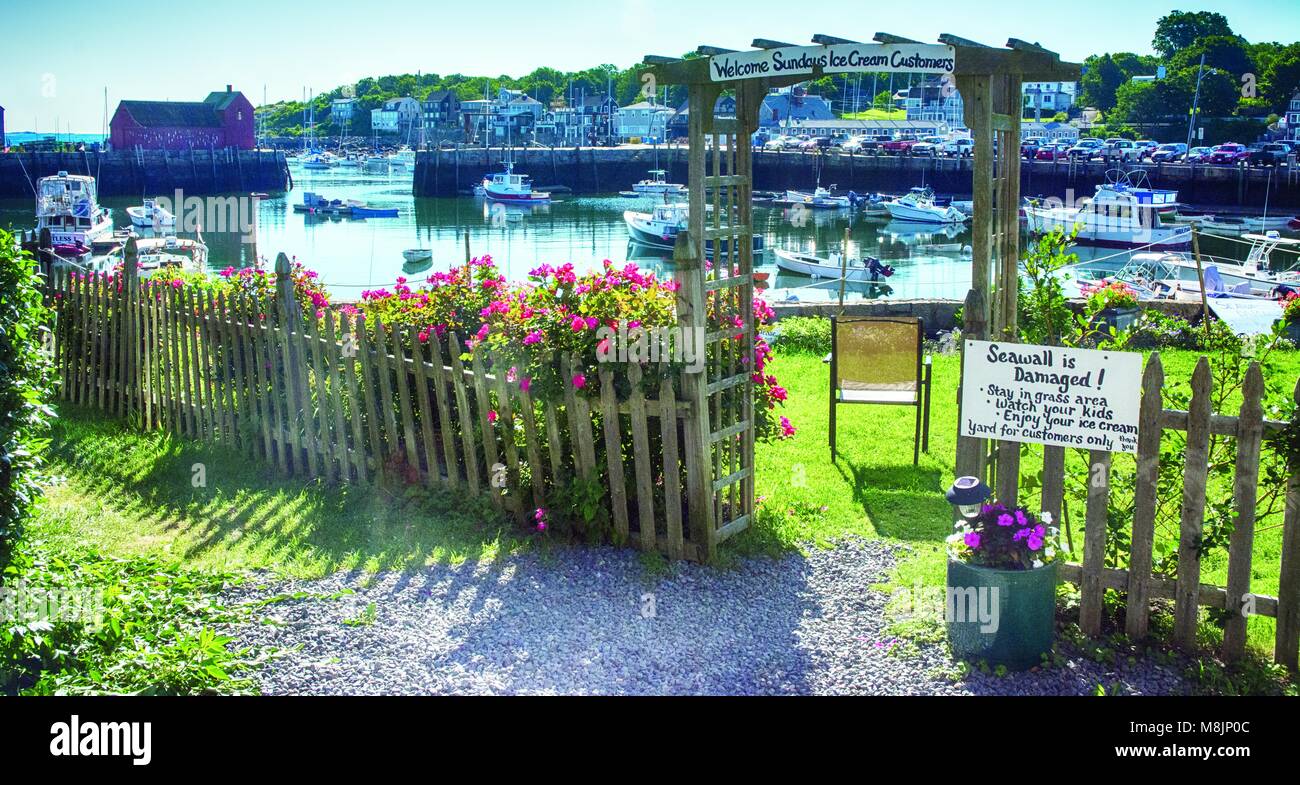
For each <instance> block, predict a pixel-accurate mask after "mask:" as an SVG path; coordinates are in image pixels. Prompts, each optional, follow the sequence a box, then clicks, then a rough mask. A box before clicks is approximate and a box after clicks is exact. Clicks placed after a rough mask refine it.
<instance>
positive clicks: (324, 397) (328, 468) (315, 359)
mask: <svg viewBox="0 0 1300 785" xmlns="http://www.w3.org/2000/svg"><path fill="white" fill-rule="evenodd" d="M317 321H318V320H317V319H316V318H315V317H314V316H310V317H308V319H307V329H306V335H307V340H308V342H309V343H310V344H311V354H310V355H309V356H310V359H311V377H312V379H314V380H315V382H316V428H317V433H318V434H320V439H319V440H318V442H317V448H318V450H319V452H320V462H321V472H322V473H323V474H324V475H325V476H326V477H327V478H328V479H329V480H330V481H331V482H334V481H337V480H338V479H339V478H341V477H347V476H348V466H347V463H346V462H345V461H343V460H342V459H341V458H339V456H338V444H339V438H340V437H341V436H342V434H341V433H333V434H331V432H330V428H331V419H332V418H331V416H330V415H331V414H332V413H333V409H334V407H333V406H331V405H330V400H331V399H330V394H329V388H328V387H327V386H326V381H327V378H328V374H329V372H328V370H327V368H328V366H327V365H326V362H325V359H324V358H323V356H322V352H321V337H320V327H319V325H318V324H317ZM331 445H332V446H331Z"/></svg>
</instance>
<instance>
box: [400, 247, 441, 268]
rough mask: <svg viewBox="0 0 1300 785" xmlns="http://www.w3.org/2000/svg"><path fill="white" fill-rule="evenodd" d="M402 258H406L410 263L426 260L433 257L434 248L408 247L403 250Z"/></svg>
mask: <svg viewBox="0 0 1300 785" xmlns="http://www.w3.org/2000/svg"><path fill="white" fill-rule="evenodd" d="M402 258H403V259H405V260H406V261H407V263H408V264H416V263H417V262H425V261H428V260H430V259H432V258H433V249H432V248H407V249H406V250H405V251H402Z"/></svg>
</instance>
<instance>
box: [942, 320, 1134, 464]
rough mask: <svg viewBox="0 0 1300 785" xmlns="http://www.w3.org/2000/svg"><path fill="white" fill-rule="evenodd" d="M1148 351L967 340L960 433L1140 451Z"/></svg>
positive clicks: (1004, 439)
mask: <svg viewBox="0 0 1300 785" xmlns="http://www.w3.org/2000/svg"><path fill="white" fill-rule="evenodd" d="M1141 388H1142V355H1140V354H1138V353H1136V352H1112V351H1103V350H1099V349H1065V348H1062V347H1059V346H1034V345H1032V344H1021V343H997V342H994V341H966V355H965V361H964V367H963V369H962V395H961V435H962V436H972V437H975V438H978V439H997V440H1000V441H1009V442H1027V443H1030V444H1050V445H1054V446H1057V447H1079V448H1082V449H1087V450H1104V451H1106V452H1127V453H1137V437H1138V404H1139V402H1140V400H1141V392H1140V391H1141Z"/></svg>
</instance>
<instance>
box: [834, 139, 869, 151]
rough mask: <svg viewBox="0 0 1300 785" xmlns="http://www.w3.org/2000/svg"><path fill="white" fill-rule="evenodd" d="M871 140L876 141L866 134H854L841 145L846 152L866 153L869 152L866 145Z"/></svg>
mask: <svg viewBox="0 0 1300 785" xmlns="http://www.w3.org/2000/svg"><path fill="white" fill-rule="evenodd" d="M869 142H874V140H872V139H868V138H867V137H865V136H853V137H850V138H849V139H848V141H846V142H845V143H844V144H843V145H842V146H841V147H840V149H841V150H843V151H844V152H846V153H865V152H867V149H866V147H865V145H866V144H867V143H869Z"/></svg>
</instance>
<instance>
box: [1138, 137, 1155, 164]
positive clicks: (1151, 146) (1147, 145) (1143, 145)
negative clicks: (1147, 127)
mask: <svg viewBox="0 0 1300 785" xmlns="http://www.w3.org/2000/svg"><path fill="white" fill-rule="evenodd" d="M1133 145H1134V146H1135V147H1136V148H1137V151H1138V160H1139V161H1142V160H1145V159H1147V158H1150V157H1151V154H1152V153H1154V152H1155V151H1156V148H1157V147H1159V146H1160V143H1159V142H1157V141H1156V140H1154V139H1139V140H1137V141H1136V142H1134V143H1133Z"/></svg>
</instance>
